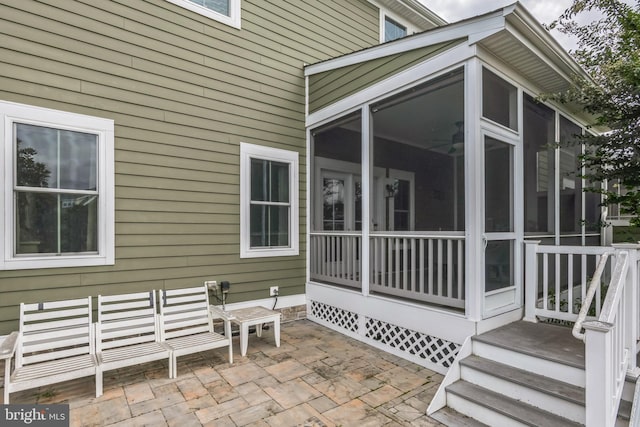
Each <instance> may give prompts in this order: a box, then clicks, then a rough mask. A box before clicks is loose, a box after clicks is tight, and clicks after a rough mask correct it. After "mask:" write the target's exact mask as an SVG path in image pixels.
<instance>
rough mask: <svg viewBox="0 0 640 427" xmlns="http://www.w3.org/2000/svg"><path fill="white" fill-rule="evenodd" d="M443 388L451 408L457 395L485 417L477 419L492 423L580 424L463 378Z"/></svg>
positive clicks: (563, 426) (544, 426)
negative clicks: (447, 395) (447, 394)
mask: <svg viewBox="0 0 640 427" xmlns="http://www.w3.org/2000/svg"><path fill="white" fill-rule="evenodd" d="M447 392H448V393H449V394H450V397H449V398H448V400H451V401H452V403H453V404H454V408H455V406H457V404H458V402H456V400H457V398H459V399H461V400H464V402H460V403H461V404H464V405H468V406H470V407H471V408H472V410H473V412H474V414H476V416H478V415H480V417H483V418H484V417H486V419H485V420H480V421H483V422H485V423H486V424H487V425H491V426H494V427H499V426H529V427H580V426H582V425H583V424H581V423H576V422H573V421H570V420H568V419H566V418H563V417H560V416H558V415H555V414H552V413H550V412H547V411H543V410H541V409H538V408H536V407H535V406H531V405H527V404H524V403H522V402H520V401H518V400H515V399H512V398H510V397H508V396H505V395H503V394H500V393H496V392H493V391H491V390H488V389H486V388H484V387H480V386H478V385H475V384H472V383H468V382H466V381H458V382H455V383H453V384H451V385H450V386H449V387H447ZM469 404H471V405H469ZM465 411H466V410H465ZM463 413H464V412H463Z"/></svg>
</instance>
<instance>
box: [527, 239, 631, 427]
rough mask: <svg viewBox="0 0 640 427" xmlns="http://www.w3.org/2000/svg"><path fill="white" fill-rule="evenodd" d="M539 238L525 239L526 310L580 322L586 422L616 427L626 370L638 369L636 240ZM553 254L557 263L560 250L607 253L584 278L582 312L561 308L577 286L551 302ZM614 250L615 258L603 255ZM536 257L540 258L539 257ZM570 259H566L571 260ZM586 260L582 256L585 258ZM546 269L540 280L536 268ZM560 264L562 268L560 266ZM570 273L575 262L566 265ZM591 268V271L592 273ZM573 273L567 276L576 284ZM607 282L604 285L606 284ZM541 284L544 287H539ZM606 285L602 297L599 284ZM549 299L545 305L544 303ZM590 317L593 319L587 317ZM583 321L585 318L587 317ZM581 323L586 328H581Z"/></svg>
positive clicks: (556, 284)
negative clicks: (568, 243)
mask: <svg viewBox="0 0 640 427" xmlns="http://www.w3.org/2000/svg"><path fill="white" fill-rule="evenodd" d="M538 243H539V242H527V249H526V263H527V265H526V268H527V270H526V282H525V286H526V290H525V292H526V297H527V301H526V308H525V312H526V316H525V320H531V321H536V319H537V316H541V317H548V318H553V319H558V320H570V321H574V322H576V328H575V329H576V332H575V335H576V336H578V337H579V338H581V339H583V340H584V342H585V377H586V383H585V404H586V405H585V406H586V420H587V423H586V426H587V427H596V426H597V427H613V426H614V425H615V422H616V417H617V413H618V406H619V404H620V399H621V397H622V389H623V386H624V382H625V376H626V375H627V373H632V374H633V375H636V374H637V372H636V371H637V364H636V355H637V350H638V346H637V342H638V338H639V334H640V329H639V323H638V322H639V319H638V317H639V314H640V310H639V307H640V300H639V298H640V295H639V293H638V249H640V246H638V245H614V248H600V247H591V248H589V247H558V246H539V245H538ZM551 254H553V255H554V257H555V258H556V266H557V265H558V261H557V259H558V258H557V257H558V255H562V254H565V255H567V256H568V259H569V260H571V259H572V258H573V257H575V256H580V257H585V256H587V257H589V256H592V257H596V258H600V257H602V258H603V259H602V260H600V259H598V261H601V262H599V263H598V268H597V270H595V271H594V276H593V278H592V280H591V285H590V288H589V289H584V290H583V285H584V283H585V275H584V274H582V275H581V276H582V277H581V280H580V292H581V293H582V292H584V293H582V295H581V297H580V298H581V299H580V301H579V302H580V303H581V304H583V306H582V307H580V313H579V315H575V314H574V313H573V309H571V310H558V309H557V308H559V306H560V305H561V304H560V301H563V300H564V301H567V303H568V305H569V306H572V305H573V301H574V300H573V299H572V298H571V296H570V295H569V294H568V293H569V292H570V290H571V289H572V288H573V286H571V285H569V286H567V287H566V297H563V298H564V299H561V298H558V299H556V300H555V302H553V303H552V306H551V307H550V306H549V303H548V301H549V300H553V298H551V297H552V296H553V294H551V293H550V292H549V289H554V290H555V291H556V293H555V295H559V294H560V293H561V292H558V291H560V290H562V287H561V283H563V282H562V281H561V280H560V278H561V277H562V278H564V275H560V274H558V271H557V270H558V268H556V272H555V274H554V276H555V278H554V279H555V280H554V281H553V282H552V283H553V285H550V284H549V283H548V282H547V283H546V284H545V281H547V280H548V277H549V274H548V257H549V255H551ZM607 255H609V256H610V258H611V259H612V260H615V263H613V264H612V263H611V262H607V260H606V259H604V258H605V257H606V256H607ZM538 261H542V262H541V263H539V262H538ZM569 262H570V261H568V262H567V265H568V264H569ZM583 265H585V264H584V261H583ZM540 270H542V271H543V273H542V277H541V279H542V280H540V281H539V280H538V277H537V275H538V273H539V271H540ZM560 270H562V268H560ZM565 271H566V272H567V274H570V273H569V272H570V271H572V268H569V267H567V268H565ZM590 274H591V273H590ZM570 279H571V277H567V280H566V282H564V283H568V284H572V283H573V281H572V280H570ZM603 283H604V284H606V286H603ZM540 285H542V286H540ZM540 288H542V290H541V289H540ZM605 288H606V291H605V292H606V296H605V297H604V302H603V303H602V304H600V302H601V301H602V296H601V295H600V294H599V293H598V291H599V290H601V289H605ZM545 303H546V305H545ZM586 319H591V320H588V321H585V320H586ZM583 322H584V323H583ZM580 325H582V328H584V330H585V333H584V334H581V333H580Z"/></svg>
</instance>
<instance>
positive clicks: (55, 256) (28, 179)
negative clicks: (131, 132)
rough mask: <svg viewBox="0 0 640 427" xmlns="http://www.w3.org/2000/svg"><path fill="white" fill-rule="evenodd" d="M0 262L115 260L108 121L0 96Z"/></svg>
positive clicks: (6, 265) (34, 264)
mask: <svg viewBox="0 0 640 427" xmlns="http://www.w3.org/2000/svg"><path fill="white" fill-rule="evenodd" d="M0 135H1V138H2V149H1V150H0V164H1V165H2V166H3V168H4V171H3V173H2V174H0V191H1V192H2V195H1V197H0V224H1V226H2V227H3V231H4V236H5V238H4V242H3V243H2V244H1V245H0V270H17V269H32V268H55V267H80V266H93V265H113V264H114V258H115V256H114V153H113V152H114V122H113V120H110V119H104V118H99V117H92V116H86V115H82V114H75V113H68V112H64V111H58V110H51V109H47V108H40V107H33V106H29V105H24V104H17V103H12V102H5V101H0Z"/></svg>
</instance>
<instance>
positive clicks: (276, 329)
mask: <svg viewBox="0 0 640 427" xmlns="http://www.w3.org/2000/svg"><path fill="white" fill-rule="evenodd" d="M273 336H274V338H275V339H276V347H280V316H278V317H276V318H275V319H274V320H273Z"/></svg>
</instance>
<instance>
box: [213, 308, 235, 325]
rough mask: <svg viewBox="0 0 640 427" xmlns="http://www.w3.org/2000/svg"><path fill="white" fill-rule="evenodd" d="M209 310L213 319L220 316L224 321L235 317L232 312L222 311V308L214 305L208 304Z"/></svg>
mask: <svg viewBox="0 0 640 427" xmlns="http://www.w3.org/2000/svg"><path fill="white" fill-rule="evenodd" d="M209 312H210V313H211V317H213V318H214V319H217V318H220V319H222V320H224V321H225V322H228V321H230V320H234V319H235V318H236V317H235V316H234V315H233V314H231V313H229V312H228V311H224V310H223V309H221V308H220V307H217V306H215V305H210V306H209Z"/></svg>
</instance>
